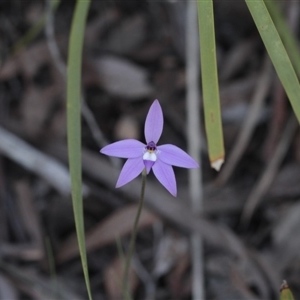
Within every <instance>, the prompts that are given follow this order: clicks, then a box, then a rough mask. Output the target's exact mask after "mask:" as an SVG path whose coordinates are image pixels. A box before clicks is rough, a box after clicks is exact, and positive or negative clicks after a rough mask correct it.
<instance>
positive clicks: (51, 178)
mask: <svg viewBox="0 0 300 300" xmlns="http://www.w3.org/2000/svg"><path fill="white" fill-rule="evenodd" d="M0 153H2V154H3V155H5V156H6V157H8V158H10V159H11V160H13V161H15V162H16V163H18V164H19V165H21V166H23V167H24V168H25V169H27V170H29V171H31V172H33V173H35V174H37V175H39V176H40V177H42V178H44V179H45V180H46V181H47V182H48V183H50V184H51V185H52V186H53V187H54V188H55V189H56V190H57V191H58V192H59V193H61V194H63V195H65V196H69V195H70V191H71V185H70V176H69V172H68V170H67V168H66V167H65V166H64V165H62V164H61V163H60V162H58V161H57V160H55V159H53V158H52V157H50V156H48V155H45V154H44V153H42V152H40V151H39V150H37V149H35V148H34V147H32V146H31V145H29V144H27V143H26V142H24V141H23V140H21V139H20V138H19V137H17V136H15V135H13V134H12V133H10V132H8V131H7V130H5V129H4V128H1V127H0ZM83 190H84V194H87V193H88V191H89V189H88V188H87V187H86V186H84V189H83Z"/></svg>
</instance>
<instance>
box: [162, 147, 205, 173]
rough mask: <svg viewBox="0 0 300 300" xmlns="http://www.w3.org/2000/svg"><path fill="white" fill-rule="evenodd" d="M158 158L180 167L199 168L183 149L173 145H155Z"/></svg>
mask: <svg viewBox="0 0 300 300" xmlns="http://www.w3.org/2000/svg"><path fill="white" fill-rule="evenodd" d="M157 149H158V158H159V159H160V160H162V161H163V162H164V163H166V164H169V165H172V166H176V167H181V168H188V169H192V168H199V165H198V163H197V162H196V161H195V160H194V159H193V158H192V157H191V156H189V155H188V154H187V153H186V152H185V151H183V150H181V149H180V148H178V147H177V146H174V145H170V144H168V145H161V146H158V147H157Z"/></svg>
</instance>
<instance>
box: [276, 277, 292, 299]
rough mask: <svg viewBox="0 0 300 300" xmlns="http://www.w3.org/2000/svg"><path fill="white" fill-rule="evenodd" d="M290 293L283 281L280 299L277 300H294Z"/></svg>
mask: <svg viewBox="0 0 300 300" xmlns="http://www.w3.org/2000/svg"><path fill="white" fill-rule="evenodd" d="M294 299H295V298H294V296H293V294H292V291H291V290H290V288H289V286H288V284H287V282H286V281H285V280H284V281H283V283H282V285H281V287H280V298H279V300H294Z"/></svg>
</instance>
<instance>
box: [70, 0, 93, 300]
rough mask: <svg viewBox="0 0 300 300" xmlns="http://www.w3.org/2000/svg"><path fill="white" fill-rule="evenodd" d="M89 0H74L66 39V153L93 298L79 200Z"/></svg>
mask: <svg viewBox="0 0 300 300" xmlns="http://www.w3.org/2000/svg"><path fill="white" fill-rule="evenodd" d="M89 6H90V0H84V1H81V0H77V3H76V7H75V13H74V17H73V20H72V28H71V36H70V41H69V55H68V69H67V76H68V78H67V127H68V154H69V167H70V174H71V184H72V201H73V210H74V217H75V225H76V233H77V239H78V244H79V251H80V256H81V263H82V268H83V273H84V278H85V283H86V287H87V291H88V296H89V299H90V300H91V299H92V295H91V289H90V281H89V273H88V266H87V257H86V248H85V234H84V218H83V203H82V166H81V114H80V107H81V88H80V87H81V62H82V48H83V37H84V29H85V24H86V18H87V13H88V9H89Z"/></svg>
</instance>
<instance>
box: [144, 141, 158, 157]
mask: <svg viewBox="0 0 300 300" xmlns="http://www.w3.org/2000/svg"><path fill="white" fill-rule="evenodd" d="M156 158H157V156H156V144H155V143H154V142H150V143H148V144H147V146H146V147H145V153H144V155H143V159H144V160H150V161H153V162H155V161H156Z"/></svg>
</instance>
